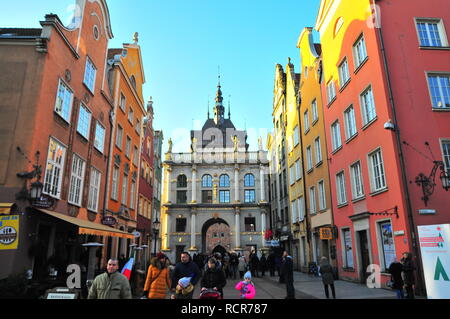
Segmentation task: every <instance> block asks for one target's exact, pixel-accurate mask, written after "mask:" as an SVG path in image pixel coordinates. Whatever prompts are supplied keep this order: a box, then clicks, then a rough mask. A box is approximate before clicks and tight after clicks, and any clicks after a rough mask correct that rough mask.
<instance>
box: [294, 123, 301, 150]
mask: <svg viewBox="0 0 450 319" xmlns="http://www.w3.org/2000/svg"><path fill="white" fill-rule="evenodd" d="M299 143H300V135H299V129H298V125H296V126H295V127H294V147H295V146H297V145H298V144H299Z"/></svg>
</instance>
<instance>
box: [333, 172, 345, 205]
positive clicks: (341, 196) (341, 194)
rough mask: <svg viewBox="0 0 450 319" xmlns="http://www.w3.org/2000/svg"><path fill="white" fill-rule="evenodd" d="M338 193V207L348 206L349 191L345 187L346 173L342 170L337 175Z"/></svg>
mask: <svg viewBox="0 0 450 319" xmlns="http://www.w3.org/2000/svg"><path fill="white" fill-rule="evenodd" d="M336 191H337V202H338V205H345V204H347V191H346V186H345V172H344V171H343V170H342V171H340V172H339V173H337V174H336Z"/></svg>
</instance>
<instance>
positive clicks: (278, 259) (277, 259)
mask: <svg viewBox="0 0 450 319" xmlns="http://www.w3.org/2000/svg"><path fill="white" fill-rule="evenodd" d="M275 268H276V269H277V272H278V276H279V277H280V278H279V280H278V282H279V283H280V284H284V278H283V276H282V275H281V257H280V256H279V255H275Z"/></svg>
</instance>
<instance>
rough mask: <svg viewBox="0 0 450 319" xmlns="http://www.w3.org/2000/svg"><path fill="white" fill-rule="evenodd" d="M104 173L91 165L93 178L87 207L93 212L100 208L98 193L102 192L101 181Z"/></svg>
mask: <svg viewBox="0 0 450 319" xmlns="http://www.w3.org/2000/svg"><path fill="white" fill-rule="evenodd" d="M101 178H102V174H101V173H100V172H99V171H98V170H96V169H95V168H93V167H91V179H90V183H89V200H88V206H87V208H88V209H89V210H91V211H93V212H97V210H98V194H99V193H100V183H101Z"/></svg>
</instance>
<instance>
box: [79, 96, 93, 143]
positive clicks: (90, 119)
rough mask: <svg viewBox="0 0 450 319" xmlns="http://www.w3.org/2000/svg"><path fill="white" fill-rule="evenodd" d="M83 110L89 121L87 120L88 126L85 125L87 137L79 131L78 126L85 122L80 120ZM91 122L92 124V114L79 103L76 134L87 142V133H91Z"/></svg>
mask: <svg viewBox="0 0 450 319" xmlns="http://www.w3.org/2000/svg"><path fill="white" fill-rule="evenodd" d="M83 109H84V110H85V111H86V113H87V114H89V120H88V124H87V132H86V135H87V136H86V135H85V134H84V133H83V132H81V131H80V124H81V123H84V122H85V121H84V118H83V119H82V118H81V112H82V110H83ZM91 122H92V112H91V110H90V109H89V108H88V107H87V106H86V105H85V104H84V103H83V102H81V103H80V111H79V113H78V123H77V132H78V133H79V134H80V135H81V136H83V137H84V138H85V139H87V140H89V133H90V131H91Z"/></svg>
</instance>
